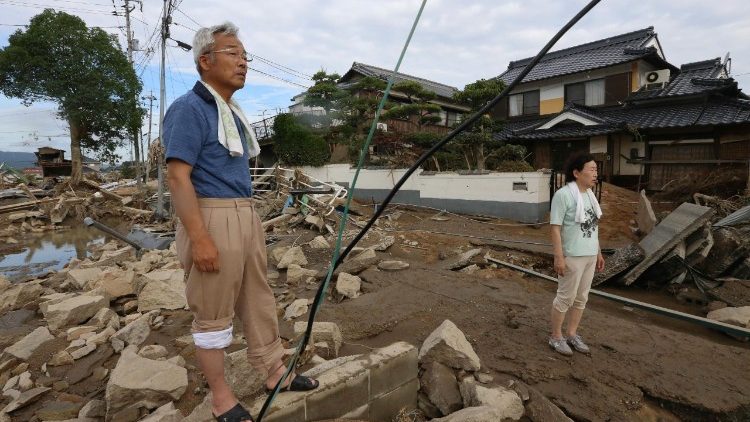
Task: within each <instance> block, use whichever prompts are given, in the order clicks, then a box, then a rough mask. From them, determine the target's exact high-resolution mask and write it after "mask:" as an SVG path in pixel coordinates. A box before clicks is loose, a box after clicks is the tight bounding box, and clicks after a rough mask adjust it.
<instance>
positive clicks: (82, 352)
mask: <svg viewBox="0 0 750 422" xmlns="http://www.w3.org/2000/svg"><path fill="white" fill-rule="evenodd" d="M94 350H96V344H86V345H85V346H83V347H81V348H80V349H77V350H74V351H72V352H70V356H71V357H72V358H73V359H75V360H78V359H80V358H82V357H84V356H86V355H89V354H90V353H91V352H93V351H94Z"/></svg>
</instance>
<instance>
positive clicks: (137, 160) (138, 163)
mask: <svg viewBox="0 0 750 422" xmlns="http://www.w3.org/2000/svg"><path fill="white" fill-rule="evenodd" d="M133 1H139V0H133ZM133 10H135V6H133V7H132V8H131V7H130V0H125V35H126V38H127V43H128V48H127V51H128V62H129V63H130V66H133V31H132V30H131V29H130V12H132V11H133ZM137 100H138V94H136V104H138V101H137ZM136 107H137V105H136ZM130 135H131V137H132V138H133V139H132V141H133V150H135V180H136V183H137V184H138V186H139V187H140V186H142V183H143V180H142V178H141V152H140V148H139V145H138V142H139V139H137V138H138V134H136V133H131V134H130Z"/></svg>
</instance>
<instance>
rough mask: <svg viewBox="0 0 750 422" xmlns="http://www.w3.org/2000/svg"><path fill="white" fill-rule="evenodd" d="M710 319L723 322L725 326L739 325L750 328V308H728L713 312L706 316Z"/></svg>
mask: <svg viewBox="0 0 750 422" xmlns="http://www.w3.org/2000/svg"><path fill="white" fill-rule="evenodd" d="M706 318H708V319H712V320H714V321H719V322H723V323H725V324H732V325H737V326H740V327H746V328H750V306H742V307H739V308H734V307H726V308H722V309H718V310H716V311H711V312H709V313H708V316H706Z"/></svg>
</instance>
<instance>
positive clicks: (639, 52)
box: [498, 27, 656, 84]
mask: <svg viewBox="0 0 750 422" xmlns="http://www.w3.org/2000/svg"><path fill="white" fill-rule="evenodd" d="M655 36H656V33H655V32H654V28H653V27H648V28H645V29H641V30H640V31H635V32H629V33H627V34H622V35H617V36H615V37H611V38H606V39H603V40H598V41H594V42H590V43H587V44H581V45H578V46H575V47H570V48H566V49H563V50H558V51H554V52H552V53H548V54H547V55H546V56H545V57H544V58H542V60H541V61H540V62H539V63H537V65H536V66H535V67H534V68H533V69H532V70H531V72H529V74H528V75H526V77H525V78H524V79H523V82H531V81H537V80H540V79H547V78H552V77H555V76H561V75H569V74H573V73H578V72H583V71H586V70H591V69H598V68H602V67H607V66H612V65H616V64H620V63H627V62H630V61H633V60H636V59H639V58H642V57H646V56H650V55H655V54H656V50H655V49H654V48H644V47H643V46H644V45H645V44H646V42H648V41H649V40H650V39H651V38H652V37H655ZM532 59H533V57H529V58H526V59H523V60H518V61H514V62H510V63H509V64H508V70H506V71H505V73H503V74H502V75H500V76H498V78H499V79H501V80H502V81H503V82H505V83H506V84H507V83H510V82H511V81H512V80H513V79H515V77H516V76H518V75H519V74H520V73H521V71H522V70H523V68H524V67H525V66H526V65H527V64H528V63H529V62H531V60H532Z"/></svg>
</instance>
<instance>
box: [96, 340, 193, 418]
mask: <svg viewBox="0 0 750 422" xmlns="http://www.w3.org/2000/svg"><path fill="white" fill-rule="evenodd" d="M136 351H137V349H136V348H135V347H132V346H131V347H128V348H126V349H125V350H123V352H122V356H121V357H120V359H119V360H118V361H117V365H116V366H115V369H114V370H112V374H111V375H110V377H109V382H107V388H106V392H105V400H106V402H107V419H110V418H111V417H112V415H115V414H117V413H118V412H120V411H122V410H124V409H126V408H128V407H130V406H133V405H139V406H142V407H145V408H148V409H155V408H157V407H159V406H161V405H163V404H166V403H168V402H171V401H174V400H179V399H180V397H182V395H183V394H184V393H185V391H186V390H187V386H188V378H187V370H186V369H185V368H182V367H180V366H177V365H173V364H171V363H169V362H166V361H157V360H151V359H145V358H142V357H140V356H138V354H137V353H136Z"/></svg>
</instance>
